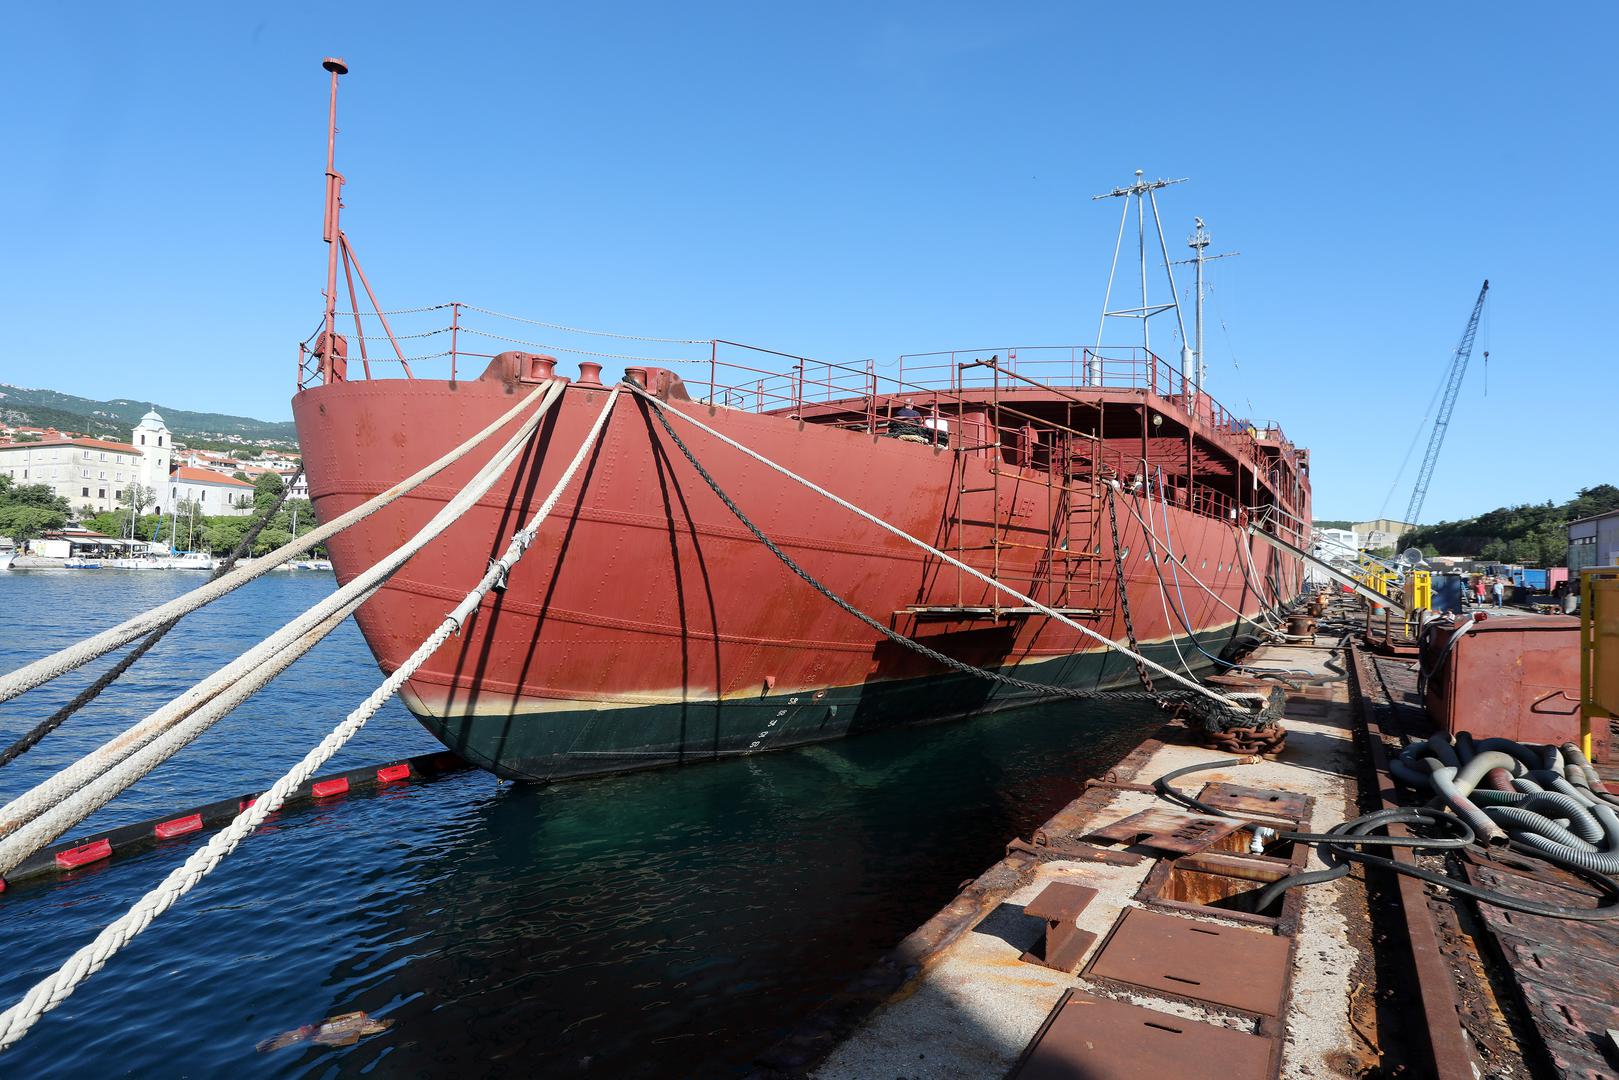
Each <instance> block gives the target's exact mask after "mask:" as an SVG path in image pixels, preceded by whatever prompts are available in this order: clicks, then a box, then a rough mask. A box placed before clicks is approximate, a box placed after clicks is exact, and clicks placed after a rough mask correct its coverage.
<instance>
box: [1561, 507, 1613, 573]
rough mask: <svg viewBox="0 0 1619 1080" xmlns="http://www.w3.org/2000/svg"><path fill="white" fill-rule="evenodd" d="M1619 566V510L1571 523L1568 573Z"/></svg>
mask: <svg viewBox="0 0 1619 1080" xmlns="http://www.w3.org/2000/svg"><path fill="white" fill-rule="evenodd" d="M1588 566H1619V510H1609V511H1608V512H1607V513H1606V514H1596V515H1594V516H1592V517H1588V518H1581V519H1580V520H1578V521H1571V522H1569V523H1568V572H1569V573H1570V574H1578V573H1579V572H1580V571H1581V570H1583V569H1585V568H1586V567H1588Z"/></svg>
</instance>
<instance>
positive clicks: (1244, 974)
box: [1085, 908, 1289, 1016]
mask: <svg viewBox="0 0 1619 1080" xmlns="http://www.w3.org/2000/svg"><path fill="white" fill-rule="evenodd" d="M1288 949H1289V945H1288V940H1287V939H1286V938H1281V937H1276V936H1275V935H1273V934H1266V933H1262V932H1260V931H1257V930H1245V929H1241V928H1238V927H1232V926H1222V925H1220V924H1219V923H1212V922H1201V921H1196V920H1192V919H1180V918H1176V917H1175V916H1173V915H1161V914H1159V913H1157V912H1153V911H1144V910H1142V909H1141V908H1131V909H1130V910H1128V911H1126V912H1125V913H1124V917H1123V918H1122V919H1120V920H1119V925H1118V926H1117V927H1116V928H1115V929H1114V931H1113V936H1112V937H1110V938H1109V939H1108V941H1107V944H1106V945H1104V946H1103V947H1102V951H1101V952H1100V953H1098V954H1097V956H1096V958H1095V959H1094V960H1092V961H1091V965H1090V967H1089V968H1088V969H1087V970H1086V972H1085V973H1086V974H1087V975H1090V976H1093V977H1096V978H1101V979H1115V980H1117V981H1119V982H1126V983H1132V984H1134V985H1136V986H1143V987H1146V988H1148V989H1150V990H1157V991H1159V992H1161V993H1165V994H1174V995H1176V996H1177V997H1187V998H1195V999H1196V1000H1198V1001H1206V1002H1208V1003H1210V1004H1211V1005H1225V1006H1227V1007H1228V1008H1232V1009H1240V1010H1242V1011H1243V1012H1252V1013H1260V1014H1262V1015H1264V1016H1278V1015H1280V1013H1281V1008H1282V992H1283V989H1284V987H1285V985H1286V981H1287V958H1288Z"/></svg>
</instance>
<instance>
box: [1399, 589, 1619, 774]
mask: <svg viewBox="0 0 1619 1080" xmlns="http://www.w3.org/2000/svg"><path fill="white" fill-rule="evenodd" d="M1462 625H1465V624H1462V623H1458V624H1455V625H1449V626H1447V625H1441V626H1437V627H1435V628H1434V629H1433V630H1431V631H1430V632H1429V633H1428V634H1427V635H1425V640H1424V641H1423V646H1422V669H1423V671H1425V672H1427V673H1428V676H1427V691H1426V694H1425V698H1424V701H1425V704H1426V705H1427V707H1428V717H1429V719H1431V720H1432V721H1433V723H1434V726H1435V727H1436V728H1438V729H1439V730H1441V731H1448V732H1451V733H1452V734H1454V733H1455V732H1458V731H1469V732H1472V734H1473V735H1474V736H1475V737H1477V738H1489V737H1491V736H1503V737H1505V738H1508V739H1516V740H1517V741H1519V742H1523V743H1555V744H1562V743H1566V742H1578V741H1579V738H1580V704H1579V703H1580V620H1579V619H1577V618H1574V617H1572V616H1568V615H1528V616H1522V617H1515V616H1508V617H1501V616H1494V617H1492V616H1490V615H1488V614H1480V615H1478V616H1477V617H1476V618H1475V619H1474V621H1473V624H1472V628H1471V629H1470V630H1468V631H1467V632H1466V633H1465V634H1462V635H1460V638H1459V639H1458V640H1456V642H1455V644H1454V646H1452V645H1451V640H1452V639H1453V638H1456V637H1457V628H1458V627H1459V626H1462ZM1608 743H1609V740H1608V729H1607V725H1605V724H1599V725H1596V726H1595V728H1594V729H1593V731H1592V733H1591V749H1592V751H1593V756H1594V757H1595V758H1596V760H1598V761H1607V760H1609V745H1608Z"/></svg>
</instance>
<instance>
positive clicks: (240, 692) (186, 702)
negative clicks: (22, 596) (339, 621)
mask: <svg viewBox="0 0 1619 1080" xmlns="http://www.w3.org/2000/svg"><path fill="white" fill-rule="evenodd" d="M563 385H564V384H562V383H561V382H552V383H550V384H548V388H547V393H546V394H545V396H544V397H542V398H541V400H540V403H539V405H538V406H536V407H535V409H534V411H533V412H532V413H531V414H530V415H529V417H528V418H527V419H526V420H524V422H523V423H522V424H521V425H519V427H518V428H517V430H516V431H515V432H514V433H513V434H512V436H511V437H510V438H509V439H508V440H507V441H506V442H505V444H504V445H502V446H501V448H500V450H499V451H497V452H496V454H495V456H494V457H493V458H491V459H490V460H489V462H488V463H486V464H485V465H484V466H483V467H482V468H481V469H480V470H479V471H478V472H477V473H476V474H475V475H474V476H473V478H472V479H471V480H470V481H469V482H468V484H467V486H466V487H464V488H462V489H461V491H459V492H458V493H457V494H456V495H455V497H454V498H452V499H451V500H450V501H449V502H447V503H446V504H445V505H444V506H443V507H442V508H441V509H440V510H439V512H438V513H437V514H435V515H434V516H433V518H432V520H430V521H429V522H428V523H427V524H426V525H424V526H423V527H422V528H421V529H420V530H419V531H418V532H417V533H416V534H415V535H414V536H412V537H411V538H410V539H409V540H407V541H406V542H405V543H404V544H402V545H401V546H400V547H398V548H396V549H395V550H394V551H393V552H391V553H390V554H389V555H387V556H385V557H384V558H383V559H381V560H379V561H378V562H377V563H376V564H374V565H373V566H371V567H369V568H368V569H366V570H365V571H364V572H363V573H361V574H360V575H359V576H358V577H356V578H354V579H353V580H352V581H350V582H349V583H348V584H346V585H344V586H343V587H342V588H340V589H338V590H337V591H336V592H334V593H332V594H331V595H330V596H328V597H326V598H325V599H324V600H322V601H321V602H320V603H318V604H316V605H314V606H313V607H310V608H309V609H308V610H306V611H304V612H302V613H300V614H299V615H298V616H297V617H295V618H294V619H293V620H292V621H291V622H289V623H287V624H286V625H285V626H283V627H281V628H280V629H279V630H277V631H276V632H275V633H273V634H271V635H270V636H269V637H268V638H265V639H264V640H263V641H261V642H259V643H258V644H257V645H255V646H254V647H253V648H251V649H249V650H248V651H247V652H245V653H243V654H242V655H241V656H239V657H237V658H236V659H235V660H233V661H231V662H230V663H229V664H226V665H225V666H224V667H222V668H220V669H219V670H217V671H215V672H214V673H213V674H212V675H209V676H208V677H207V678H205V679H203V680H202V681H201V682H198V683H197V684H195V685H194V686H192V687H191V688H190V689H189V690H187V691H185V693H183V694H181V695H179V696H178V697H176V698H174V699H173V700H171V701H169V702H168V703H167V704H165V705H164V706H162V707H161V708H159V709H158V710H156V711H155V712H153V713H151V714H150V715H148V716H146V717H145V718H144V719H142V720H140V721H139V722H137V723H135V724H133V725H131V726H130V727H129V728H128V729H126V730H125V731H123V732H122V733H120V734H119V735H116V736H114V737H113V738H112V739H109V740H108V741H107V742H105V743H103V744H102V745H101V746H99V747H97V748H96V749H95V750H92V751H91V752H90V753H88V754H86V755H84V756H83V757H81V758H80V759H79V760H78V761H76V762H74V763H73V764H72V765H69V766H67V767H66V768H64V769H62V770H60V771H59V772H57V773H55V774H54V775H52V776H50V777H49V778H47V779H46V780H44V781H42V782H41V783H39V784H36V785H35V786H34V787H33V788H31V789H30V790H28V791H26V792H24V793H22V794H21V795H19V796H17V797H16V798H15V799H13V800H11V802H9V803H7V804H6V805H5V806H4V807H0V874H4V873H6V872H8V871H9V870H11V869H12V868H13V867H15V866H17V864H19V863H21V862H22V861H23V860H24V859H26V858H28V856H30V855H32V854H33V853H34V852H36V851H38V850H40V849H41V848H43V847H45V846H46V845H47V844H49V843H50V842H51V841H52V840H54V839H56V838H57V837H58V836H60V835H61V834H62V833H63V832H65V831H66V830H67V829H70V828H72V827H73V825H75V824H76V823H78V822H79V821H82V820H84V818H86V817H88V816H89V815H90V814H91V813H93V812H94V811H95V809H96V808H97V807H98V806H100V805H102V804H104V803H105V802H106V801H107V800H108V799H110V798H112V797H113V796H114V795H116V794H117V793H118V791H121V790H123V787H127V786H128V785H129V784H131V783H134V781H135V780H137V779H139V778H140V777H141V776H144V775H145V774H146V773H147V772H149V771H151V769H152V768H153V767H155V766H156V765H157V764H158V762H159V761H160V760H161V759H153V758H151V757H150V756H147V757H143V758H142V761H144V762H146V763H147V764H146V765H145V768H133V767H132V768H130V769H127V770H124V771H122V772H120V774H119V775H120V776H124V777H126V778H127V779H126V780H125V782H124V783H123V784H122V786H120V787H116V788H113V787H111V786H110V785H98V784H94V783H93V781H95V780H96V779H97V778H98V777H101V776H102V775H103V774H105V773H108V772H109V771H111V770H113V769H114V768H116V767H118V766H119V764H120V763H121V762H124V763H127V759H129V758H130V757H131V756H132V755H134V754H135V753H136V752H137V751H139V750H140V749H141V748H142V747H144V746H146V745H147V744H148V743H150V742H151V741H152V740H153V739H155V738H157V737H158V736H160V735H163V734H164V733H165V732H168V731H170V730H171V729H173V728H175V726H176V725H178V724H180V723H181V722H182V721H186V722H187V730H188V731H190V732H191V735H190V737H189V738H186V739H184V740H181V741H179V742H178V743H177V744H171V745H173V748H174V749H179V747H180V746H183V745H184V744H185V742H189V741H190V738H195V737H196V735H198V734H201V733H202V731H204V730H206V729H207V727H209V726H210V725H211V724H212V723H213V722H214V721H216V720H218V719H219V718H220V717H222V716H224V715H225V713H226V712H228V711H229V708H230V707H231V706H233V705H234V704H235V702H237V701H240V700H242V699H243V698H245V697H246V696H247V695H248V694H250V693H252V691H253V690H256V689H258V687H259V686H261V685H263V682H265V681H268V680H267V678H265V679H259V678H256V677H254V673H255V671H256V669H258V668H259V667H260V666H261V665H265V664H270V663H272V662H276V661H278V659H279V661H280V663H279V667H285V666H286V664H290V663H291V662H292V660H295V659H297V657H298V656H301V655H302V654H303V653H305V652H307V651H309V649H311V648H313V647H314V646H315V644H316V643H317V642H319V640H320V639H321V637H323V636H324V634H322V633H317V630H318V628H319V627H320V626H321V625H322V624H323V623H325V621H326V620H327V619H328V617H329V616H331V615H332V614H333V613H334V612H336V611H338V610H340V609H342V608H343V607H345V606H347V605H350V604H352V605H353V606H355V607H357V606H358V604H359V602H360V601H363V600H364V599H365V597H366V596H367V595H369V594H370V593H371V592H373V591H375V590H376V588H377V587H379V586H380V585H381V584H382V583H383V582H384V581H386V580H387V579H388V578H389V577H391V576H392V575H393V574H394V573H395V572H396V571H397V570H398V569H399V568H400V567H401V566H403V565H404V564H405V562H406V561H408V560H409V559H410V558H411V557H412V556H413V555H415V554H416V553H417V552H418V551H420V550H421V549H422V548H424V547H426V546H427V545H428V544H429V543H431V542H432V541H433V539H435V538H436V537H437V536H438V535H439V534H440V533H442V532H443V531H444V530H445V529H447V528H449V526H450V525H451V524H453V523H454V522H455V521H457V520H458V519H459V518H460V517H461V515H462V514H464V513H465V512H466V511H467V510H468V509H470V508H471V507H472V506H473V505H474V504H475V503H476V502H477V501H478V499H480V498H481V497H482V496H483V495H484V494H485V493H487V492H488V490H489V489H490V488H491V487H492V486H493V485H494V483H495V481H496V480H497V479H499V478H500V476H501V474H502V473H504V472H505V471H506V469H507V468H509V467H510V466H511V464H512V463H513V462H514V461H516V460H517V458H518V457H519V456H520V455H521V454H522V452H523V446H524V444H525V443H527V442H528V440H529V438H530V437H531V436H532V435H533V433H534V431H535V429H536V428H537V427H538V426H539V422H540V419H541V418H542V417H543V416H544V415H545V413H546V412H547V411H548V410H549V409H550V408H551V406H552V404H554V403H555V402H556V400H557V398H558V397H559V395H560V394H561V393H562V387H563ZM351 610H352V608H351ZM327 632H329V630H328V631H327ZM284 653H285V654H289V655H283V654H284ZM271 674H273V672H272V673H271ZM227 690H229V691H232V694H231V701H230V703H229V704H228V705H227V703H226V702H224V701H216V699H218V698H220V695H222V694H223V693H225V692H226V691H227ZM204 706H207V708H204ZM199 710H201V711H199ZM193 714H195V715H193ZM188 717H190V720H187V718H188ZM193 721H194V722H193ZM98 799H99V801H97V800H98ZM58 804H60V805H58ZM53 807H55V808H56V809H55V810H54V811H52V808H53ZM47 811H52V812H51V813H50V814H49V815H48V817H47Z"/></svg>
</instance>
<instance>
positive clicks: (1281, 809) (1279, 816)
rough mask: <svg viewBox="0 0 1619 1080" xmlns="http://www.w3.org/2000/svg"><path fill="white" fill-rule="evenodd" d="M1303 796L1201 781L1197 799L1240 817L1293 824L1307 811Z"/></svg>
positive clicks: (1294, 793)
mask: <svg viewBox="0 0 1619 1080" xmlns="http://www.w3.org/2000/svg"><path fill="white" fill-rule="evenodd" d="M1308 799H1309V796H1307V795H1300V794H1298V793H1297V792H1293V791H1272V790H1270V789H1268V788H1254V787H1244V786H1243V785H1241V784H1226V783H1222V782H1219V781H1216V782H1215V783H1212V784H1205V785H1204V787H1203V790H1202V791H1200V792H1199V793H1198V796H1197V801H1198V802H1201V803H1207V804H1208V805H1210V806H1213V807H1217V808H1218V809H1221V810H1224V811H1225V812H1226V813H1228V814H1238V815H1240V816H1243V817H1253V818H1271V819H1276V820H1280V821H1287V822H1291V823H1293V824H1295V825H1296V824H1298V823H1299V822H1302V821H1303V820H1304V818H1305V815H1306V813H1307V812H1308V809H1307V806H1308Z"/></svg>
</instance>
